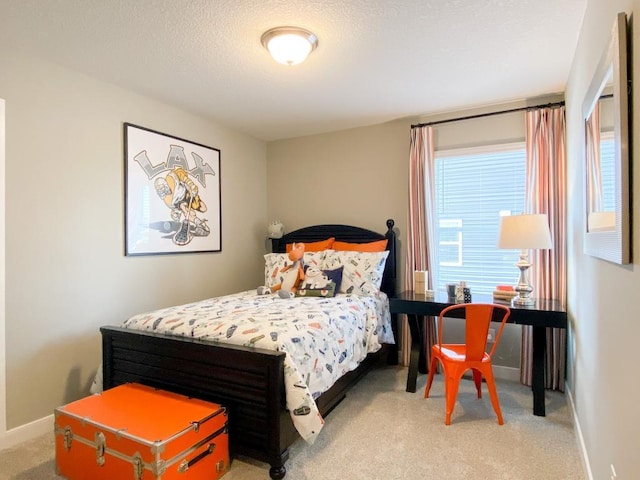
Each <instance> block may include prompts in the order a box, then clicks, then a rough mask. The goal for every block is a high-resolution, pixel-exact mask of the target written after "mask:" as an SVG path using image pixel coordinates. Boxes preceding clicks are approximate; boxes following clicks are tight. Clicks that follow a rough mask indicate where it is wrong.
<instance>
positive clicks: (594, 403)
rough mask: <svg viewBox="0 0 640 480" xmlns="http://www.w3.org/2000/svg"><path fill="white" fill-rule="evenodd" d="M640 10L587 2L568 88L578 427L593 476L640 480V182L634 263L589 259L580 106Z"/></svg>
mask: <svg viewBox="0 0 640 480" xmlns="http://www.w3.org/2000/svg"><path fill="white" fill-rule="evenodd" d="M621 11H626V12H627V14H631V12H633V11H635V14H634V15H637V12H638V11H640V1H639V0H633V1H632V0H608V1H606V2H604V1H602V0H589V1H588V6H587V10H586V13H585V18H584V23H583V25H582V31H581V34H580V39H579V43H578V48H577V51H576V55H575V58H574V62H573V66H572V69H571V74H570V77H569V82H568V86H567V91H566V99H567V154H568V162H569V176H568V178H569V181H568V186H567V187H568V193H569V198H570V202H569V207H570V208H569V215H568V225H569V248H568V251H569V279H568V287H569V315H570V322H571V326H572V332H571V335H570V341H569V349H570V355H569V365H568V377H569V386H570V390H571V396H572V398H573V401H574V404H575V410H576V412H577V419H578V425H579V426H580V429H581V431H582V435H583V438H584V447H585V451H586V455H587V458H588V460H589V464H590V468H591V473H592V478H594V479H602V478H607V479H608V478H610V475H611V472H610V465H611V464H613V465H614V466H615V469H616V472H617V475H618V476H617V478H619V479H627V478H638V477H639V476H640V458H639V457H638V453H637V452H638V445H640V409H638V398H640V384H639V383H638V382H637V380H636V373H637V372H636V369H635V365H634V364H633V358H634V355H635V352H636V351H637V350H638V347H637V341H638V338H640V321H639V320H638V315H637V301H636V299H637V295H638V292H639V291H640V272H638V271H637V264H638V258H640V234H639V232H640V230H639V228H638V226H639V225H640V181H637V180H638V178H639V177H638V176H636V181H632V198H633V204H632V211H633V240H632V241H633V247H632V248H633V252H634V253H633V256H634V257H635V260H634V262H633V264H632V265H629V266H619V265H615V264H612V263H609V262H606V261H603V260H599V259H596V258H593V257H590V256H588V255H584V254H583V241H584V230H585V225H584V215H583V211H584V208H585V207H584V195H583V188H584V184H583V179H584V174H583V168H582V167H583V158H584V149H583V142H584V140H583V139H584V136H583V135H584V130H583V122H582V113H581V111H582V102H583V99H584V96H585V94H586V91H587V88H588V87H589V83H590V81H591V78H592V76H593V73H594V71H595V69H596V66H597V64H598V60H599V59H600V55H601V52H602V50H603V49H604V47H605V45H606V43H607V42H608V38H609V35H610V32H611V28H612V26H613V22H614V19H615V16H616V14H617V13H618V12H621ZM631 23H634V24H635V25H633V30H634V34H633V36H632V37H631V39H630V41H631V43H632V49H633V50H634V51H635V54H636V57H635V59H634V61H633V66H632V68H631V69H630V71H631V73H632V75H633V78H635V79H638V78H640V61H639V60H638V57H637V52H640V40H639V38H640V37H639V33H638V23H637V18H632V19H631ZM634 89H635V92H634V100H633V105H632V111H633V115H632V116H633V127H632V132H631V133H632V138H633V140H634V141H635V140H636V139H638V138H640V90H639V89H638V84H637V83H636V84H635V85H634ZM632 150H633V151H632V161H631V163H632V170H633V171H634V172H639V171H640V149H639V148H636V146H635V145H634V146H633V149H632Z"/></svg>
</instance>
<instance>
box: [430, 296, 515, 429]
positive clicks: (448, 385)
mask: <svg viewBox="0 0 640 480" xmlns="http://www.w3.org/2000/svg"><path fill="white" fill-rule="evenodd" d="M510 314H511V311H510V310H509V308H508V307H506V306H504V305H494V304H483V303H461V304H457V305H451V306H449V307H447V308H445V309H444V310H442V312H441V313H440V315H439V317H438V343H437V344H435V345H433V347H431V365H430V366H429V377H428V379H427V385H426V387H425V390H424V398H428V397H429V390H430V389H431V383H432V382H433V375H434V374H435V372H436V367H437V363H436V362H438V361H439V362H440V363H441V364H442V369H443V372H444V376H445V380H444V381H445V384H444V385H445V397H446V416H445V421H444V423H445V425H450V424H451V414H452V413H453V407H454V406H455V403H456V397H457V395H458V385H459V384H460V378H462V375H463V374H464V372H466V371H467V370H469V369H471V370H472V371H473V381H474V383H475V385H476V390H477V391H478V398H482V390H481V385H482V377H484V378H485V380H486V382H487V389H488V390H489V396H490V397H491V404H492V405H493V409H494V410H495V412H496V415H497V416H498V424H499V425H502V424H503V423H504V421H503V420H502V412H501V411H500V403H499V402H498V392H497V391H496V384H495V380H494V378H493V367H492V364H491V357H492V355H493V352H494V351H495V349H496V345H497V344H498V341H499V340H500V336H501V335H502V330H503V329H504V325H505V323H506V321H507V319H508V318H509V315H510ZM446 316H449V317H458V318H460V317H462V318H465V319H466V322H465V343H464V344H443V343H442V332H443V319H444V317H446ZM492 320H493V321H496V322H501V323H500V327H499V329H498V332H497V333H496V337H495V339H494V340H493V346H492V347H491V350H490V351H489V352H487V334H488V333H489V326H490V325H491V321H492Z"/></svg>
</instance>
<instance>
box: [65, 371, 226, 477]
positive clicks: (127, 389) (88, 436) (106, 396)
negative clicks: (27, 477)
mask: <svg viewBox="0 0 640 480" xmlns="http://www.w3.org/2000/svg"><path fill="white" fill-rule="evenodd" d="M55 435H56V468H57V472H58V474H59V475H62V476H63V477H65V478H67V479H69V480H103V479H104V480H126V479H133V480H151V479H154V480H156V479H160V478H162V480H173V479H182V480H200V479H203V480H204V479H207V480H216V479H218V478H220V477H221V476H222V475H224V473H225V472H226V471H227V470H228V468H229V437H228V433H227V412H226V409H225V408H224V407H222V406H220V405H218V404H215V403H210V402H205V401H203V400H197V399H194V398H188V397H185V396H182V395H178V394H175V393H170V392H165V391H162V390H155V389H153V388H150V387H146V386H143V385H139V384H136V383H129V384H125V385H120V386H118V387H115V388H112V389H110V390H106V391H105V392H103V393H102V394H98V395H92V396H90V397H86V398H83V399H81V400H78V401H76V402H72V403H70V404H68V405H65V406H63V407H59V408H56V409H55Z"/></svg>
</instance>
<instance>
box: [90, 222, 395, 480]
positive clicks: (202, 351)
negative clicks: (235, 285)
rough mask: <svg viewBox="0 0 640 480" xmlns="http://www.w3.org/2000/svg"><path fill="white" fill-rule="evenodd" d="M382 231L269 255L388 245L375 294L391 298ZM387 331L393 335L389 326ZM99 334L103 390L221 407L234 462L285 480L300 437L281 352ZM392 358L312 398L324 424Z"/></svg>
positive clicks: (320, 231)
mask: <svg viewBox="0 0 640 480" xmlns="http://www.w3.org/2000/svg"><path fill="white" fill-rule="evenodd" d="M386 227H387V229H386V232H385V233H377V232H374V231H371V230H368V229H363V228H360V227H355V226H349V225H315V226H310V227H305V228H302V229H299V230H296V231H293V232H290V233H287V234H285V235H284V236H283V237H282V238H280V239H273V240H272V247H273V252H274V253H284V252H285V251H286V246H287V244H292V243H295V242H303V243H305V244H310V243H314V242H321V241H322V240H324V239H327V238H335V240H336V241H341V242H351V243H368V242H377V241H381V240H386V250H387V251H388V254H387V255H388V256H387V257H386V262H385V263H384V271H383V274H382V278H381V282H380V290H381V291H382V292H384V294H386V295H387V296H389V297H390V296H393V295H394V294H395V283H396V237H395V233H394V231H393V227H394V222H393V220H387V222H386ZM392 326H393V327H394V329H395V324H394V323H392ZM101 333H102V347H103V369H102V373H103V386H104V388H105V389H106V388H112V387H114V386H117V385H119V384H122V383H126V382H139V383H143V384H146V385H150V386H153V387H156V388H161V389H166V390H170V391H174V392H177V393H181V394H184V395H189V396H193V397H196V398H201V399H204V400H210V401H214V402H218V403H221V404H223V405H225V406H226V407H227V408H228V410H229V436H230V449H231V455H233V456H237V455H241V456H247V457H250V458H253V459H256V460H259V461H262V462H266V463H268V464H269V465H270V470H269V474H270V476H271V478H273V479H280V478H284V476H285V474H286V466H285V463H286V461H287V459H288V456H289V451H288V449H289V447H290V445H291V444H292V443H293V442H294V441H296V440H297V439H298V438H299V437H300V433H299V431H298V430H297V429H296V427H295V426H294V422H293V421H292V416H293V415H291V409H288V408H287V405H286V401H287V399H286V395H285V383H286V375H288V374H289V372H288V371H287V372H286V373H285V370H288V369H289V367H288V366H287V365H286V362H285V357H286V355H285V353H284V352H283V351H274V350H270V349H265V348H257V347H253V346H243V345H229V344H221V343H219V342H215V341H211V340H203V339H200V338H192V337H189V336H175V335H169V334H166V333H158V332H155V331H144V330H132V329H130V328H124V327H123V326H122V325H121V326H105V327H102V328H101ZM256 345H259V343H257V344H256ZM396 358H397V350H396V349H395V348H394V347H393V346H391V345H383V348H381V349H379V350H377V351H376V352H372V353H369V354H367V355H366V357H365V358H364V360H363V361H362V362H360V363H359V365H358V367H357V368H355V369H354V370H351V371H349V372H348V373H346V374H345V375H343V376H342V377H340V378H339V379H338V380H337V381H336V382H335V383H334V384H333V386H331V388H329V389H328V390H326V391H324V392H323V393H322V394H321V395H319V396H317V397H316V396H314V400H315V406H317V410H318V411H319V413H320V415H321V416H322V418H324V417H326V416H327V415H328V414H329V412H330V411H331V410H332V409H333V408H334V407H335V406H336V405H337V404H338V403H339V402H340V401H341V400H342V399H343V398H344V397H345V394H346V392H347V391H348V389H349V388H350V387H351V386H352V385H354V384H355V383H356V382H357V381H358V380H359V379H360V378H361V377H362V376H363V375H364V374H366V373H367V372H368V371H369V370H370V369H371V368H372V367H373V366H375V365H376V364H379V363H381V362H388V363H394V362H395V360H396Z"/></svg>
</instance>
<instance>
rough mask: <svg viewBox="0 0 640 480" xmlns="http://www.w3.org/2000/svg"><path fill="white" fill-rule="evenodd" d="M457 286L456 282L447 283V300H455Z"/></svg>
mask: <svg viewBox="0 0 640 480" xmlns="http://www.w3.org/2000/svg"><path fill="white" fill-rule="evenodd" d="M457 287H458V284H457V283H447V297H449V301H455V299H456V288H457Z"/></svg>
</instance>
